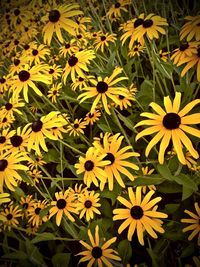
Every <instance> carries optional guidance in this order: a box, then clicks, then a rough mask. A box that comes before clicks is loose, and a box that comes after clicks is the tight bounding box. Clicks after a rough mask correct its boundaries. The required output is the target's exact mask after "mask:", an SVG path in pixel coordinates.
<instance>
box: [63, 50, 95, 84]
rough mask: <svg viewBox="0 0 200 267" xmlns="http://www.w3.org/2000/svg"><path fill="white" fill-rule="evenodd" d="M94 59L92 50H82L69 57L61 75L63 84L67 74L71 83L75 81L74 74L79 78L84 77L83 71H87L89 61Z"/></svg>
mask: <svg viewBox="0 0 200 267" xmlns="http://www.w3.org/2000/svg"><path fill="white" fill-rule="evenodd" d="M95 57H96V56H95V53H94V51H93V50H82V51H78V52H77V53H75V54H73V55H71V56H70V58H69V59H68V61H67V64H66V66H65V68H64V72H63V75H62V78H63V81H64V83H66V80H67V77H68V75H69V74H71V79H72V82H75V81H76V74H77V75H79V76H80V77H85V74H84V72H83V71H86V72H88V71H89V69H88V67H87V64H89V63H90V61H91V60H92V59H94V58H95Z"/></svg>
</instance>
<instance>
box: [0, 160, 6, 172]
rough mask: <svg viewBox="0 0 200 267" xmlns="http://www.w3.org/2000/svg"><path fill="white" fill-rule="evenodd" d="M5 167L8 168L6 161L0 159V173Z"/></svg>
mask: <svg viewBox="0 0 200 267" xmlns="http://www.w3.org/2000/svg"><path fill="white" fill-rule="evenodd" d="M7 166H8V161H7V160H6V159H1V160H0V171H1V172H3V171H4V170H5V168H6V167H7Z"/></svg>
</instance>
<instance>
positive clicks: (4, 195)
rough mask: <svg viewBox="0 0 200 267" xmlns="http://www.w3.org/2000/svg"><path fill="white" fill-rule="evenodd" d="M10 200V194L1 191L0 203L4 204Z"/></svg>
mask: <svg viewBox="0 0 200 267" xmlns="http://www.w3.org/2000/svg"><path fill="white" fill-rule="evenodd" d="M10 201H11V199H10V194H8V193H0V205H2V204H3V203H8V202H10Z"/></svg>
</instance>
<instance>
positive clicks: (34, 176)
mask: <svg viewBox="0 0 200 267" xmlns="http://www.w3.org/2000/svg"><path fill="white" fill-rule="evenodd" d="M27 175H28V176H29V179H30V183H28V182H27V184H30V185H32V186H34V184H36V183H39V182H40V181H41V178H42V172H41V171H39V170H38V169H32V170H30V171H27Z"/></svg>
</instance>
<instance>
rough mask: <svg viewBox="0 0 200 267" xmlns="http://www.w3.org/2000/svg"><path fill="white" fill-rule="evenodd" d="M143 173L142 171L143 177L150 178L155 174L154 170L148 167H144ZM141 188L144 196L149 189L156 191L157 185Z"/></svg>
mask: <svg viewBox="0 0 200 267" xmlns="http://www.w3.org/2000/svg"><path fill="white" fill-rule="evenodd" d="M141 171H142V174H143V177H145V176H150V175H151V174H152V173H153V172H154V169H149V168H148V166H146V167H142V168H141ZM141 188H142V193H143V194H146V191H147V188H148V189H149V190H154V191H155V190H156V187H155V185H143V186H141Z"/></svg>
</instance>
